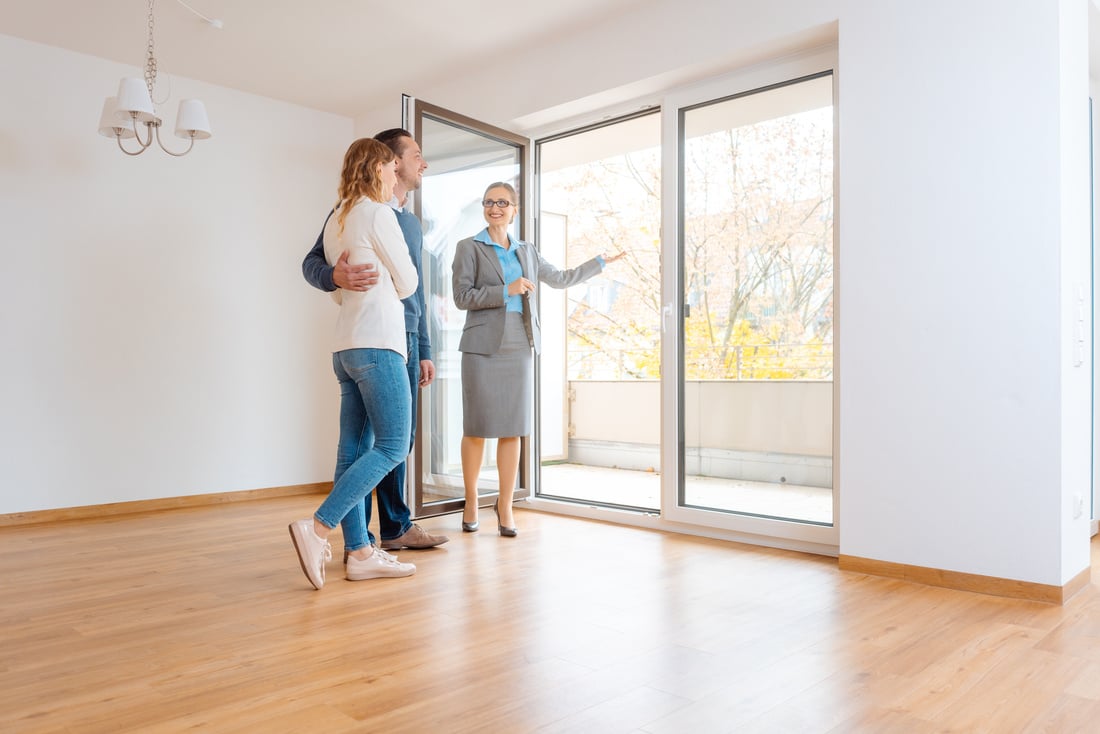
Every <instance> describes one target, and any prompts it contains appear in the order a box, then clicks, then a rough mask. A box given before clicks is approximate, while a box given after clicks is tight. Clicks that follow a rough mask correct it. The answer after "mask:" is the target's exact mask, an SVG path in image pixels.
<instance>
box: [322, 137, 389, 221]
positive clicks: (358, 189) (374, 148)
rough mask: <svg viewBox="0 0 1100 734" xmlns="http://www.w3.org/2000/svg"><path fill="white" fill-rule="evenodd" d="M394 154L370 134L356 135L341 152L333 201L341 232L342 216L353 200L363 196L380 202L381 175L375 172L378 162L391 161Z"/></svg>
mask: <svg viewBox="0 0 1100 734" xmlns="http://www.w3.org/2000/svg"><path fill="white" fill-rule="evenodd" d="M394 158H395V156H394V154H393V151H392V150H390V148H389V146H387V145H384V144H383V143H380V142H378V141H377V140H375V139H374V138H359V139H358V140H356V141H355V142H354V143H352V144H351V145H350V146H348V152H347V153H344V169H343V170H342V171H341V172H340V187H339V188H338V189H337V195H338V196H339V197H340V198H339V201H337V202H336V208H337V209H338V210H339V211H337V213H336V221H337V223H338V224H339V225H340V229H339V233H340V234H343V233H344V220H345V219H346V218H347V216H348V211H349V210H350V209H351V207H352V206H353V205H354V204H355V202H357V201H359V200H360V199H362V198H363V197H364V196H365V197H367V198H368V199H370V200H371V201H377V202H379V203H384V202H382V179H381V178H379V176H378V167H379V165H385V164H387V163H391V162H392V161H393V160H394Z"/></svg>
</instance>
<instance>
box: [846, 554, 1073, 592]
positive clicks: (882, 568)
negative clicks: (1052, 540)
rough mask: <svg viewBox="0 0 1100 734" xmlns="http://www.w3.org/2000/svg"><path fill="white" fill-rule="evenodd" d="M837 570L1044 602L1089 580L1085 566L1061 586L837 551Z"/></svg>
mask: <svg viewBox="0 0 1100 734" xmlns="http://www.w3.org/2000/svg"><path fill="white" fill-rule="evenodd" d="M838 561H839V566H840V570H842V571H853V572H855V573H866V574H870V575H872V576H885V577H887V578H894V579H901V580H903V581H913V582H916V583H918V584H925V585H927V586H940V587H943V588H945V589H957V590H959V591H974V592H977V593H979V594H989V595H991V596H1007V597H1010V598H1012V599H1027V600H1029V601H1041V602H1046V603H1048V604H1065V603H1066V601H1068V600H1069V598H1070V597H1071V596H1073V595H1074V594H1076V593H1077V592H1078V591H1080V590H1081V589H1083V588H1085V587H1086V586H1087V585H1088V584H1089V581H1090V580H1091V573H1090V570H1091V569H1089V568H1086V569H1085V570H1084V571H1082V572H1081V573H1079V574H1077V575H1076V576H1074V577H1073V578H1072V579H1070V580H1069V582H1068V583H1066V584H1065V585H1063V586H1053V585H1050V584H1036V583H1032V582H1029V581H1016V580H1014V579H1003V578H998V577H996V576H981V575H979V574H975V573H962V572H959V571H945V570H943V569H940V568H925V567H923V566H909V565H906V564H904V563H890V562H888V561H876V560H874V559H872V558H860V557H858V556H846V555H841V556H839V557H838Z"/></svg>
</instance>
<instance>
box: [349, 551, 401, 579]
mask: <svg viewBox="0 0 1100 734" xmlns="http://www.w3.org/2000/svg"><path fill="white" fill-rule="evenodd" d="M414 573H416V566H414V565H413V564H411V563H401V562H399V561H398V560H397V559H396V558H394V557H393V556H391V555H390V554H389V553H386V551H384V550H382V549H381V548H375V549H374V553H371V554H370V555H369V556H367V557H366V558H364V559H363V560H362V561H360V560H359V559H358V558H356V557H355V556H348V581H365V580H367V579H380V578H400V577H401V576H412V575H413V574H414Z"/></svg>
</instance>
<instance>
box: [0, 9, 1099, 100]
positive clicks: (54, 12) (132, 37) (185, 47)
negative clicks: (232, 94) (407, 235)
mask: <svg viewBox="0 0 1100 734" xmlns="http://www.w3.org/2000/svg"><path fill="white" fill-rule="evenodd" d="M724 1H725V2H735V1H742V0H724ZM184 2H186V4H187V5H189V6H191V7H192V8H194V9H195V10H196V11H197V12H198V13H201V14H202V15H205V16H207V17H209V18H216V19H219V20H221V21H222V28H221V29H217V28H214V27H213V26H211V25H210V24H208V23H206V22H205V21H203V20H202V19H201V18H199V17H198V16H196V15H195V14H194V13H192V12H191V11H189V10H187V9H186V8H185V7H184V5H183V4H181V2H180V0H156V5H155V22H154V40H155V43H156V47H155V48H156V58H157V62H158V69H159V71H160V72H161V73H162V74H168V75H179V76H184V77H189V78H192V79H198V80H200V81H204V82H209V83H212V84H217V85H219V86H224V87H229V88H231V89H238V90H241V91H245V92H251V93H253V94H259V95H262V96H265V97H271V98H273V99H281V100H285V101H287V102H293V103H296V104H300V105H303V106H306V107H310V108H312V109H317V110H325V111H328V112H333V113H336V114H340V115H344V116H347V117H354V116H356V115H358V114H361V113H364V112H368V111H371V110H374V109H378V108H379V107H382V106H384V105H386V104H388V103H391V102H392V103H394V104H396V103H397V101H398V100H399V99H400V96H401V94H402V93H403V92H407V93H410V94H420V93H423V90H426V89H430V88H431V87H433V86H435V85H438V84H441V83H444V82H446V81H448V80H451V79H454V78H457V77H459V76H461V75H462V74H463V73H464V72H466V71H468V70H470V69H473V68H478V67H483V66H485V65H492V66H496V67H499V68H500V69H501V80H502V87H503V88H505V89H506V88H507V86H508V84H509V83H512V82H513V80H509V79H508V77H507V74H508V58H509V56H510V55H512V54H516V53H522V49H523V48H524V47H525V46H530V45H532V44H536V43H538V42H539V41H540V40H543V39H545V38H546V37H548V36H560V35H562V34H567V33H569V32H570V31H572V30H575V29H579V28H583V27H584V26H585V25H586V24H590V23H594V22H597V21H603V20H607V19H609V18H614V17H616V16H620V15H625V14H627V13H629V12H631V9H632V8H635V7H637V6H638V5H640V4H642V3H649V2H675V0H404V1H401V0H311V1H307V0H184ZM1098 5H1100V0H1092V1H1091V2H1090V3H1089V6H1090V8H1089V9H1090V18H1089V26H1090V28H1089V30H1090V33H1089V36H1090V47H1091V52H1090V57H1091V58H1090V61H1091V64H1090V67H1091V71H1092V75H1093V77H1094V78H1100V52H1098V50H1100V7H1098ZM148 7H149V6H148V0H0V34H5V35H9V36H15V37H17V38H23V39H26V40H29V41H35V42H38V43H44V44H47V45H50V46H58V47H60V48H65V49H69V50H71V51H77V52H79V53H85V54H90V55H92V56H98V57H101V58H105V59H110V60H112V61H118V62H120V63H124V64H130V65H132V66H134V67H137V68H138V69H140V68H142V67H143V66H144V65H145V56H146V37H147V28H148ZM7 73H12V70H10V69H9V70H7ZM105 88H107V87H105Z"/></svg>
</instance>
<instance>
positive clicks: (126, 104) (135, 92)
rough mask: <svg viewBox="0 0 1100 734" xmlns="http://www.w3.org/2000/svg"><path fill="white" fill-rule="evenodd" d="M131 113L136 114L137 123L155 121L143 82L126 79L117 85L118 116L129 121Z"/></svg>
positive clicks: (151, 103) (151, 104)
mask: <svg viewBox="0 0 1100 734" xmlns="http://www.w3.org/2000/svg"><path fill="white" fill-rule="evenodd" d="M131 113H136V114H137V119H138V121H139V122H153V121H154V120H156V119H157V116H156V115H155V114H154V113H153V100H151V99H149V89H148V88H147V87H146V86H145V81H144V80H143V79H134V78H133V77H127V78H126V79H123V80H122V81H120V82H119V83H118V114H119V115H120V116H122V117H124V118H126V119H127V120H129V119H130V116H131Z"/></svg>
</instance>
